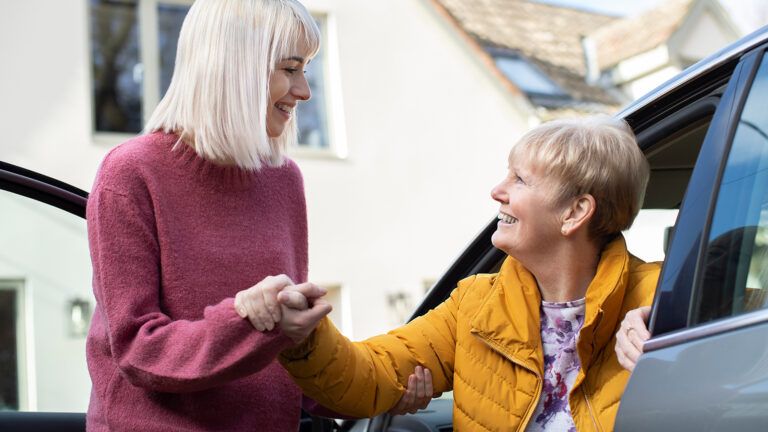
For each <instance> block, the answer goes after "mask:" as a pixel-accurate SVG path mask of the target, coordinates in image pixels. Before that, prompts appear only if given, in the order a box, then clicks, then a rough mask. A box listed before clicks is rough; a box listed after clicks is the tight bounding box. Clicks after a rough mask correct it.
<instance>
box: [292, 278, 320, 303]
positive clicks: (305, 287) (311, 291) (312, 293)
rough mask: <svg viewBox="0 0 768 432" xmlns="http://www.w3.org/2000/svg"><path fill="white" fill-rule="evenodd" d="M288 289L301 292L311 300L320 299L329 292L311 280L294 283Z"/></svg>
mask: <svg viewBox="0 0 768 432" xmlns="http://www.w3.org/2000/svg"><path fill="white" fill-rule="evenodd" d="M287 289H288V290H290V291H296V292H299V293H301V294H302V295H303V296H304V297H306V298H307V299H308V300H310V301H311V300H315V299H318V298H320V297H322V296H324V295H325V294H326V293H327V292H328V291H327V290H326V289H325V288H323V287H321V286H318V285H315V284H313V283H311V282H305V283H302V284H298V285H294V286H291V287H289V288H287Z"/></svg>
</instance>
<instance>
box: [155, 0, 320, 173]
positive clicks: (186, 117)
mask: <svg viewBox="0 0 768 432" xmlns="http://www.w3.org/2000/svg"><path fill="white" fill-rule="evenodd" d="M300 42H304V45H305V46H306V47H308V50H307V52H301V53H299V52H296V50H297V49H298V48H297V47H298V46H299V45H300ZM319 48H320V31H319V29H318V28H317V24H316V23H315V21H314V19H313V18H312V16H311V15H310V14H309V12H308V11H307V10H306V9H305V8H304V6H302V5H301V4H300V3H299V2H298V1H295V0H196V1H195V3H194V4H193V5H192V7H191V8H190V10H189V13H188V14H187V16H186V18H185V19H184V23H183V24H182V27H181V33H180V35H179V45H178V51H177V55H176V64H175V67H174V72H173V78H172V79H171V84H170V86H169V87H168V91H167V92H166V94H165V96H164V97H163V99H162V100H161V101H160V103H159V104H158V106H157V108H156V109H155V111H154V112H153V113H152V116H151V117H150V119H149V121H148V122H147V124H146V126H145V127H144V131H145V132H154V131H163V132H167V133H176V134H178V135H179V141H180V142H181V141H183V142H185V143H187V144H188V145H190V146H192V147H193V148H194V149H195V151H196V152H197V154H199V155H200V156H201V157H203V158H205V159H208V160H212V161H218V162H223V163H234V164H236V165H238V166H240V167H242V168H247V169H256V170H258V169H260V168H261V167H262V166H263V165H264V164H266V165H267V166H279V165H281V164H282V163H283V162H284V154H285V151H286V149H287V148H288V146H290V145H293V144H295V142H296V140H297V133H298V132H297V131H298V128H297V126H296V116H292V118H291V120H290V122H289V123H288V125H287V126H286V128H285V131H284V132H283V133H282V134H281V135H280V136H278V137H274V138H271V137H269V135H268V134H267V126H266V124H267V110H268V104H269V78H270V75H271V74H272V72H273V71H274V69H275V65H276V64H277V63H278V62H279V61H281V60H283V59H286V58H289V57H292V56H297V55H298V56H302V57H305V58H306V59H307V60H309V59H310V58H312V57H314V55H315V54H316V53H317V51H318V50H319Z"/></svg>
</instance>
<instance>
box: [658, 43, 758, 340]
mask: <svg viewBox="0 0 768 432" xmlns="http://www.w3.org/2000/svg"><path fill="white" fill-rule="evenodd" d="M764 49H765V46H763V47H759V48H757V49H756V50H753V51H752V52H750V53H747V54H745V55H744V56H743V57H742V58H741V60H740V61H739V63H738V65H737V66H736V68H735V69H734V72H733V74H732V75H731V77H730V79H729V82H728V86H727V88H726V91H725V93H724V94H723V96H722V98H721V102H720V104H719V105H718V107H717V110H716V112H715V115H714V117H713V118H712V122H711V125H710V129H709V130H708V131H707V136H706V138H705V142H704V144H703V145H702V149H701V153H700V154H699V158H698V159H697V161H696V166H695V168H694V172H693V175H692V177H691V181H690V183H689V186H688V188H687V189H686V195H685V198H684V200H683V204H682V206H681V215H680V217H679V218H678V221H677V223H676V224H675V229H676V232H675V236H674V237H673V239H672V242H671V244H670V253H669V254H668V255H667V256H668V259H667V261H666V262H665V263H664V267H663V269H662V273H661V276H660V282H659V288H658V289H657V293H656V297H655V299H654V305H653V310H652V314H651V320H650V328H651V333H652V334H653V335H654V336H653V337H652V338H651V339H650V340H649V341H648V342H646V344H645V347H644V350H645V352H650V351H655V350H659V349H662V348H666V347H669V346H674V345H679V344H681V343H684V342H688V341H691V340H695V339H699V338H702V337H706V336H712V335H715V334H720V333H723V332H727V331H731V330H734V329H737V328H741V327H744V326H745V325H752V324H755V323H757V322H761V321H765V320H766V319H768V310H760V311H755V312H750V313H746V314H741V315H736V316H733V317H727V318H723V319H720V320H715V321H711V322H706V323H701V324H695V325H693V324H692V318H693V317H692V315H693V309H694V306H695V299H696V297H697V292H698V291H699V290H701V289H702V286H703V277H704V273H705V265H706V253H707V245H708V243H709V235H710V230H711V227H712V218H713V215H714V211H715V208H716V205H717V196H718V193H719V190H720V183H721V181H722V177H723V173H724V171H725V168H726V165H727V161H728V155H729V154H730V152H731V147H732V145H733V139H734V135H735V132H736V127H737V125H738V120H739V118H740V117H741V115H742V111H743V108H744V104H745V102H746V100H747V97H748V96H749V94H750V91H751V89H752V83H753V81H754V78H755V75H756V73H757V70H758V68H759V66H760V63H761V60H762V57H763V52H764ZM697 212H698V213H699V215H696V214H695V213H697ZM684 213H685V214H684ZM681 232H687V233H686V234H684V235H680V233H681ZM678 237H679V238H678ZM670 258H672V259H671V260H670ZM672 261H674V262H672ZM672 297H675V298H674V299H672Z"/></svg>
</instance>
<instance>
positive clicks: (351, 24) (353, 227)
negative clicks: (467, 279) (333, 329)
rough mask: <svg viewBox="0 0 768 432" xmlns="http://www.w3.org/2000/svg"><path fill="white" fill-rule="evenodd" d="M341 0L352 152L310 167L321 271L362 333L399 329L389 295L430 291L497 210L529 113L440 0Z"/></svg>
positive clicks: (313, 246) (313, 244)
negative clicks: (446, 15)
mask: <svg viewBox="0 0 768 432" xmlns="http://www.w3.org/2000/svg"><path fill="white" fill-rule="evenodd" d="M307 3H308V4H309V5H310V6H311V5H312V2H307ZM334 6H335V7H334V8H332V9H331V10H329V13H331V14H335V15H336V21H337V23H338V35H339V36H338V38H339V47H338V49H339V58H340V59H341V65H342V68H341V80H342V83H343V104H344V112H345V116H346V124H347V143H348V148H349V158H348V159H347V160H345V161H326V160H306V159H305V160H299V164H300V165H301V167H302V169H303V170H304V175H305V178H306V189H307V196H308V199H309V202H308V205H309V216H310V276H311V278H312V279H313V280H315V281H318V282H331V283H340V284H341V285H342V286H343V288H344V289H345V290H347V292H348V294H349V296H348V299H349V302H350V303H349V306H351V318H352V322H353V323H354V328H353V329H352V330H354V331H353V335H354V337H355V338H361V337H365V336H370V335H372V334H375V333H378V332H382V331H384V330H387V329H388V328H390V326H391V324H392V322H391V320H390V317H389V311H388V310H387V306H386V294H387V293H389V292H394V291H407V292H410V293H412V295H413V296H415V297H416V298H418V297H419V296H420V295H421V293H423V281H424V280H425V279H434V278H436V277H437V276H439V275H440V274H441V273H442V272H443V271H444V270H445V269H446V268H447V266H448V265H449V264H450V263H451V262H452V261H453V259H454V258H455V257H456V256H457V254H458V253H459V252H461V251H462V250H463V248H464V247H465V246H466V244H467V243H468V242H469V241H470V240H471V239H472V238H473V237H474V236H475V235H476V233H477V232H478V231H479V230H480V229H481V228H482V227H483V226H484V225H485V223H487V222H488V221H489V220H490V218H491V217H492V216H494V214H495V211H496V209H497V208H498V206H497V205H496V204H495V203H494V202H493V201H492V200H491V199H490V195H489V192H490V189H491V187H492V186H493V185H495V182H497V181H500V180H501V178H502V177H503V176H505V175H506V165H507V161H506V155H507V152H508V151H509V149H510V148H511V146H512V144H513V143H514V142H515V140H516V138H517V137H518V136H519V135H520V134H521V133H522V132H523V131H525V130H526V129H527V128H528V123H527V122H528V120H527V118H523V116H522V115H521V112H520V110H518V109H517V107H516V106H515V105H514V104H513V102H512V98H511V96H510V95H509V93H508V92H507V91H505V89H503V88H502V87H501V86H500V85H499V84H498V81H497V80H496V79H495V78H494V77H493V76H491V75H490V74H489V73H488V71H487V70H486V69H485V66H484V65H482V64H480V63H479V62H478V61H477V60H475V59H476V55H475V53H474V52H472V51H470V50H469V49H468V48H467V47H466V44H465V43H464V41H463V40H461V39H460V38H459V36H458V35H457V34H456V32H455V30H454V29H453V28H451V27H449V25H448V24H446V23H444V21H443V20H442V17H440V16H438V15H437V13H436V12H435V11H433V10H432V9H431V5H430V4H429V2H427V1H412V0H388V1H386V2H368V1H366V2H361V1H359V0H347V1H338V2H335V5H334ZM346 330H350V329H346ZM348 333H349V332H348Z"/></svg>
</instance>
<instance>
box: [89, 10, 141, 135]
mask: <svg viewBox="0 0 768 432" xmlns="http://www.w3.org/2000/svg"><path fill="white" fill-rule="evenodd" d="M137 13H138V10H137V1H136V0H91V1H90V15H91V61H92V67H93V71H92V72H93V111H94V124H95V127H96V131H99V132H130V133H136V132H139V131H140V130H141V124H142V122H141V84H142V80H143V77H142V74H143V70H142V65H141V63H140V62H139V34H138V29H139V26H138V22H137Z"/></svg>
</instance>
